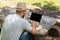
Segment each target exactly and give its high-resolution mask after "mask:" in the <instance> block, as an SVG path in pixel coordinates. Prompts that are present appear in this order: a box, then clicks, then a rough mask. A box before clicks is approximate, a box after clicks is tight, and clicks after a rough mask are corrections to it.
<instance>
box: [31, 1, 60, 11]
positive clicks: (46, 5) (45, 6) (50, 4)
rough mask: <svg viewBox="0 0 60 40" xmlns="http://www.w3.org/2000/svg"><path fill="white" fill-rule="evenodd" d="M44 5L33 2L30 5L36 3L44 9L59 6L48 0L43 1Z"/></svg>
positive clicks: (56, 8) (57, 7) (54, 8)
mask: <svg viewBox="0 0 60 40" xmlns="http://www.w3.org/2000/svg"><path fill="white" fill-rule="evenodd" d="M43 3H44V5H43V6H41V5H42V3H40V2H39V3H33V4H32V5H36V6H39V7H40V8H44V9H49V10H59V9H60V8H59V6H56V5H55V3H54V2H52V1H50V2H48V1H43Z"/></svg>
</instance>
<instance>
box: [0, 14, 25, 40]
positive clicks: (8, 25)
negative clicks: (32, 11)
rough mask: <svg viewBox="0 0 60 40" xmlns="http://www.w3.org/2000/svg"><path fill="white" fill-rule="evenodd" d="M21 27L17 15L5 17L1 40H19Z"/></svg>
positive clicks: (20, 20) (20, 21)
mask: <svg viewBox="0 0 60 40" xmlns="http://www.w3.org/2000/svg"><path fill="white" fill-rule="evenodd" d="M22 26H23V25H22V19H21V18H20V17H19V16H18V15H17V14H14V15H9V16H7V17H6V19H5V21H4V24H3V27H2V31H1V40H19V36H20V35H21V34H22V32H23V31H24V30H23V27H22Z"/></svg>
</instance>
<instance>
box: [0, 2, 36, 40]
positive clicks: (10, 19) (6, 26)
mask: <svg viewBox="0 0 60 40" xmlns="http://www.w3.org/2000/svg"><path fill="white" fill-rule="evenodd" d="M25 12H26V4H25V3H23V2H19V3H18V4H17V7H16V14H11V15H8V16H7V17H6V19H5V21H4V23H3V26H2V30H1V40H19V37H21V35H22V33H23V31H24V30H26V31H27V32H30V33H31V34H33V35H34V34H35V33H36V27H35V26H36V22H35V21H32V22H31V24H30V23H29V22H28V21H27V20H25V19H23V17H24V15H25ZM31 26H32V27H31Z"/></svg>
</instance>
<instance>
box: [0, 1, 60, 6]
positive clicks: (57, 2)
mask: <svg viewBox="0 0 60 40" xmlns="http://www.w3.org/2000/svg"><path fill="white" fill-rule="evenodd" d="M8 1H10V2H26V3H28V4H33V3H36V2H37V3H38V2H41V3H42V5H44V3H43V1H48V2H50V1H52V2H54V3H55V5H57V6H60V0H8ZM5 5H6V4H4V3H3V2H1V1H0V7H3V6H5Z"/></svg>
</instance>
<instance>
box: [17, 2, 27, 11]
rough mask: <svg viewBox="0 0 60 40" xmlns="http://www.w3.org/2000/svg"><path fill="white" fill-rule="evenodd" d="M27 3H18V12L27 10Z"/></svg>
mask: <svg viewBox="0 0 60 40" xmlns="http://www.w3.org/2000/svg"><path fill="white" fill-rule="evenodd" d="M26 9H27V8H26V3H24V2H19V3H17V6H16V10H18V11H23V10H26Z"/></svg>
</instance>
